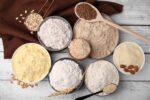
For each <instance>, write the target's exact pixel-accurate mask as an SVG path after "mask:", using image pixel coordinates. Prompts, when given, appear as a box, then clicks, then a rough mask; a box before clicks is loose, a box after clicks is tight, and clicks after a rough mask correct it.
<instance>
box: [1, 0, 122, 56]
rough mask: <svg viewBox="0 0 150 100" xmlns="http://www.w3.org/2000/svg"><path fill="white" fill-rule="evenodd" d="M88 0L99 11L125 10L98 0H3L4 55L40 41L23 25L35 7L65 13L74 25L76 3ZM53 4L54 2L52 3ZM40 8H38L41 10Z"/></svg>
mask: <svg viewBox="0 0 150 100" xmlns="http://www.w3.org/2000/svg"><path fill="white" fill-rule="evenodd" d="M83 1H86V2H89V3H92V4H93V5H94V6H96V7H97V8H98V9H99V11H100V12H102V13H105V14H108V15H112V14H117V13H120V12H121V11H122V8H123V6H122V5H120V4H117V3H113V2H107V1H96V0H54V1H53V0H48V1H47V3H46V5H45V6H44V7H43V8H42V9H41V7H42V6H43V4H44V3H45V2H46V0H0V2H1V3H0V36H1V38H2V40H3V45H4V58H11V57H12V55H13V53H14V51H15V50H16V49H17V48H18V47H19V46H21V45H22V44H25V43H31V42H33V43H39V42H38V40H37V36H36V33H35V35H31V34H30V31H29V30H28V29H27V28H26V27H25V25H24V18H25V17H26V16H27V15H28V14H29V13H30V12H32V11H34V12H36V13H40V14H41V15H45V17H48V16H52V15H55V16H62V17H64V18H66V19H67V20H68V21H69V22H70V24H71V25H72V26H73V25H74V23H75V22H76V20H77V17H76V16H75V13H74V6H75V4H77V3H78V2H83ZM50 5H51V6H50ZM40 9H41V11H40V12H39V10H40Z"/></svg>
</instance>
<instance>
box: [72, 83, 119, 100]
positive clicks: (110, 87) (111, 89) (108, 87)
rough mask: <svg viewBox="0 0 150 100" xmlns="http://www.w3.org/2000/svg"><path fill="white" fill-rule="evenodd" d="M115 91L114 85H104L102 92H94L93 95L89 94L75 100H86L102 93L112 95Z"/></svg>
mask: <svg viewBox="0 0 150 100" xmlns="http://www.w3.org/2000/svg"><path fill="white" fill-rule="evenodd" d="M116 89H117V86H116V85H115V84H108V85H106V86H105V87H104V88H103V90H100V91H98V92H95V93H92V94H89V95H85V96H82V97H78V98H76V99H75V100H84V99H86V98H88V97H91V96H93V95H96V94H99V93H102V92H104V93H106V94H111V93H113V92H114V91H115V90H116Z"/></svg>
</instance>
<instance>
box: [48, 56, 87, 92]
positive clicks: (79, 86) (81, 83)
mask: <svg viewBox="0 0 150 100" xmlns="http://www.w3.org/2000/svg"><path fill="white" fill-rule="evenodd" d="M61 60H71V61H73V62H75V63H77V62H76V61H75V60H73V59H72V58H61V59H59V60H57V61H55V62H54V64H55V63H56V62H58V61H61ZM54 64H53V65H54ZM77 64H78V65H79V68H80V69H81V71H82V75H83V78H82V80H81V82H80V84H79V85H78V86H77V87H76V88H74V89H73V90H72V91H70V92H69V93H67V94H70V93H73V92H75V91H76V90H79V89H80V88H81V86H82V85H83V83H84V78H85V76H84V69H83V68H82V66H81V65H80V64H79V63H77ZM51 70H53V66H52V68H51ZM49 74H50V73H49ZM48 80H49V84H50V86H51V88H52V89H53V90H54V91H56V92H61V91H59V90H57V89H55V88H54V87H53V86H52V85H51V83H50V76H49V75H48Z"/></svg>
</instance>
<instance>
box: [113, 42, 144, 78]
mask: <svg viewBox="0 0 150 100" xmlns="http://www.w3.org/2000/svg"><path fill="white" fill-rule="evenodd" d="M125 43H128V44H132V45H136V46H137V47H138V48H139V50H140V51H141V53H142V56H143V63H142V64H141V66H139V70H138V72H139V71H140V70H141V69H142V68H143V66H144V64H145V54H144V51H143V49H142V48H141V47H140V46H139V45H138V44H136V43H134V42H123V43H121V44H119V45H118V46H117V47H116V48H115V50H114V53H113V62H114V64H115V65H116V67H117V69H118V70H119V71H120V72H121V73H123V74H125V75H135V74H137V73H138V72H136V73H135V74H131V73H129V72H125V71H124V70H123V68H120V66H117V64H116V61H115V57H114V55H115V53H116V50H117V49H118V48H119V47H120V46H121V45H123V44H125Z"/></svg>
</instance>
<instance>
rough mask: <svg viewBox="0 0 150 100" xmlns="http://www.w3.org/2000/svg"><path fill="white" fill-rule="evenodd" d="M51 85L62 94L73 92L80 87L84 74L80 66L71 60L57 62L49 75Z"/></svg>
mask: <svg viewBox="0 0 150 100" xmlns="http://www.w3.org/2000/svg"><path fill="white" fill-rule="evenodd" d="M49 77H50V84H51V85H52V86H53V87H54V88H55V89H56V90H58V91H60V92H65V91H66V92H67V91H72V90H73V89H75V88H76V87H77V86H79V85H80V83H81V81H82V78H83V73H82V70H81V69H80V67H79V65H78V64H77V63H75V62H74V61H71V60H67V59H66V60H60V61H58V62H56V63H55V64H54V66H53V68H52V71H51V73H50V74H49Z"/></svg>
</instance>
